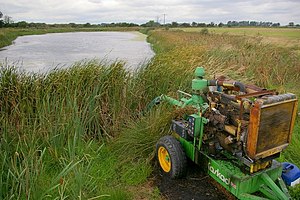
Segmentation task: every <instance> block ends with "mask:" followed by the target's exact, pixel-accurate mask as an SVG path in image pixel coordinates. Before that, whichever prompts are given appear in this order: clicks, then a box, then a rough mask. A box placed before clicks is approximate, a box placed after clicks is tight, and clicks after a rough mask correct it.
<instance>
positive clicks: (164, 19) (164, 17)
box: [164, 14, 166, 25]
mask: <svg viewBox="0 0 300 200" xmlns="http://www.w3.org/2000/svg"><path fill="white" fill-rule="evenodd" d="M164 25H166V14H164Z"/></svg>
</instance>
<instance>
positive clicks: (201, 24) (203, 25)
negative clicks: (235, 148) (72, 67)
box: [198, 23, 206, 27]
mask: <svg viewBox="0 0 300 200" xmlns="http://www.w3.org/2000/svg"><path fill="white" fill-rule="evenodd" d="M198 27H206V24H205V23H198Z"/></svg>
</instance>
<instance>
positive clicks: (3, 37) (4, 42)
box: [0, 27, 140, 48]
mask: <svg viewBox="0 0 300 200" xmlns="http://www.w3.org/2000/svg"><path fill="white" fill-rule="evenodd" d="M139 29H140V28H139V27H103V28H52V29H49V28H47V29H41V28H38V29H37V28H26V29H20V28H0V48H2V47H5V46H8V45H11V44H12V42H13V41H14V40H15V39H16V38H17V37H18V36H24V35H40V34H46V33H65V32H82V31H84V32H94V31H138V30H139Z"/></svg>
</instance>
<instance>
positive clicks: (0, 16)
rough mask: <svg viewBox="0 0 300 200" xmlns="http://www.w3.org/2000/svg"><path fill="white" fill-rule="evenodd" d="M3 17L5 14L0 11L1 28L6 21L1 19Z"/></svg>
mask: <svg viewBox="0 0 300 200" xmlns="http://www.w3.org/2000/svg"><path fill="white" fill-rule="evenodd" d="M2 17H3V14H2V12H1V11H0V28H2V27H3V26H4V22H3V20H2V19H1V18H2Z"/></svg>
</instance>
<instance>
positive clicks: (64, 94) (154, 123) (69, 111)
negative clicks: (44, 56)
mask: <svg viewBox="0 0 300 200" xmlns="http://www.w3.org/2000/svg"><path fill="white" fill-rule="evenodd" d="M148 34H149V37H148V41H149V42H151V43H152V44H153V48H154V50H155V52H156V56H155V57H154V58H153V59H152V60H151V61H150V62H149V63H148V64H147V65H145V66H141V67H140V68H139V69H138V70H137V71H136V72H134V73H132V72H128V71H127V70H126V69H125V68H124V65H123V63H121V62H116V63H113V64H106V63H98V62H94V61H91V62H86V63H79V64H75V65H74V66H73V67H72V68H69V69H62V70H53V71H50V72H49V73H48V74H26V73H22V72H19V71H18V69H17V68H14V67H11V66H2V67H1V71H0V123H1V129H0V134H1V135H0V139H1V140H0V166H1V174H0V187H1V188H0V197H1V198H3V199H77V198H80V199H88V198H94V199H97V198H98V199H100V198H109V199H132V198H136V199H141V198H146V199H151V198H154V197H155V198H159V197H157V195H155V191H157V190H155V188H153V190H150V191H147V192H145V191H143V190H142V189H141V184H143V183H144V182H145V181H146V180H147V177H148V176H149V175H150V174H151V171H152V165H151V160H152V158H153V155H154V154H153V150H154V146H155V143H156V141H157V140H158V138H159V137H160V136H161V135H165V134H167V133H168V131H169V121H170V119H171V118H172V117H173V116H174V113H173V112H172V109H171V108H169V107H168V106H159V107H158V108H157V109H154V110H152V111H150V112H148V113H144V114H142V113H143V110H144V109H145V107H146V106H147V104H148V103H149V102H150V101H151V100H152V99H153V98H155V97H156V96H159V95H161V94H169V95H175V92H176V91H177V90H178V89H181V90H185V91H187V92H189V90H190V83H191V79H192V77H193V71H194V69H195V67H196V66H204V67H205V68H206V71H207V73H208V74H207V78H212V77H213V76H214V75H215V74H224V75H227V76H230V77H231V78H234V79H236V80H240V81H244V82H246V83H253V84H258V85H259V86H262V87H268V88H277V89H279V91H280V92H285V91H289V92H294V93H296V94H297V95H300V91H299V89H298V86H297V84H298V80H299V73H298V72H299V71H300V64H299V63H300V60H299V59H300V58H299V56H298V55H297V54H296V53H294V52H293V50H292V49H288V48H279V47H274V46H271V45H265V44H262V43H261V42H260V41H259V40H257V41H256V40H253V39H251V40H250V39H248V38H247V37H243V36H230V35H214V34H200V33H185V32H180V31H162V30H156V31H150V32H148ZM299 124H300V123H299V119H298V120H297V123H296V128H295V130H294V136H293V142H292V144H291V145H290V146H289V147H288V149H287V150H286V151H285V152H284V154H283V156H282V158H281V159H282V160H284V159H287V160H290V161H292V162H294V163H295V164H297V165H298V166H300V160H299V141H300V136H299V131H300V130H299V128H300V127H299ZM130 187H135V188H138V189H137V190H138V192H128V191H129V190H130ZM153 195H154V196H153Z"/></svg>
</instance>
